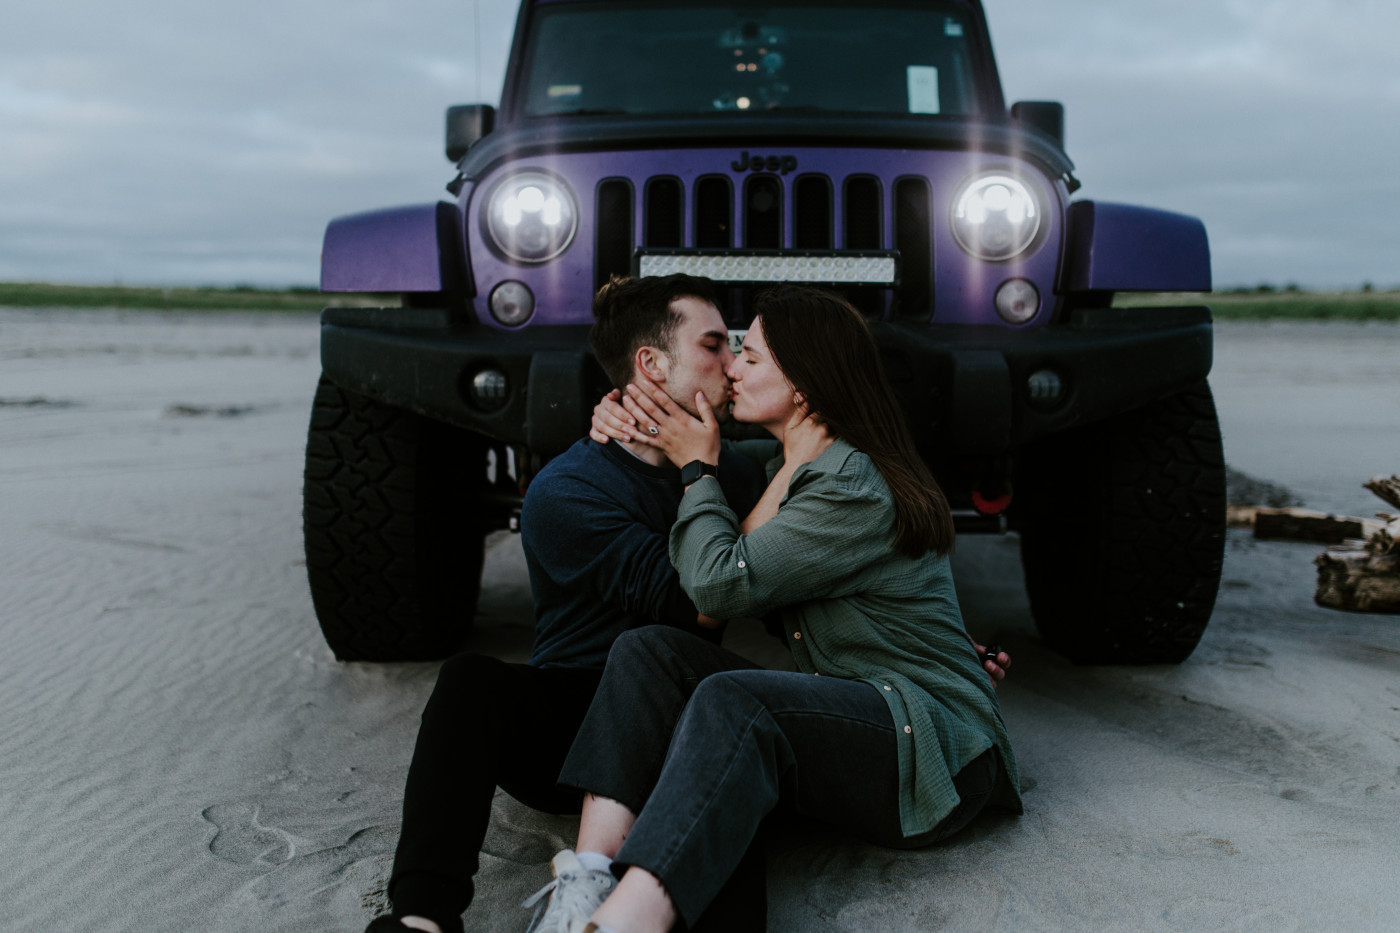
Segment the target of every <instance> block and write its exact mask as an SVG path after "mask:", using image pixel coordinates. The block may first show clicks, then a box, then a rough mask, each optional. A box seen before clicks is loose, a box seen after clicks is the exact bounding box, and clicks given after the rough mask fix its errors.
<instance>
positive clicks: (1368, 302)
mask: <svg viewBox="0 0 1400 933" xmlns="http://www.w3.org/2000/svg"><path fill="white" fill-rule="evenodd" d="M400 303H401V302H400V296H398V295H396V294H368V293H355V294H322V293H321V292H319V291H317V290H316V289H314V288H310V287H307V288H289V289H261V288H252V287H237V288H212V287H210V288H154V287H138V286H123V285H51V284H48V283H44V282H0V307H15V308H115V309H121V310H145V311H319V310H321V309H322V308H327V307H394V306H397V305H399V304H400ZM1200 304H1204V305H1209V306H1210V309H1211V311H1212V313H1213V314H1214V316H1215V317H1216V319H1218V320H1241V321H1243V320H1310V321H1329V320H1335V321H1400V290H1390V291H1354V292H1306V291H1301V290H1290V289H1285V290H1278V291H1268V290H1261V289H1251V290H1244V289H1231V290H1228V291H1220V292H1208V293H1207V292H1160V293H1141V294H1139V293H1120V294H1118V295H1116V296H1115V297H1114V301H1113V306H1114V307H1115V308H1150V307H1162V306H1171V305H1200Z"/></svg>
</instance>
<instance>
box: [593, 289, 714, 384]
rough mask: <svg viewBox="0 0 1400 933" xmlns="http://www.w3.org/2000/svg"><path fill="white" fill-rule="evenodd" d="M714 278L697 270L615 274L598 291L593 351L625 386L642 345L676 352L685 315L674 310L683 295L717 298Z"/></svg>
mask: <svg viewBox="0 0 1400 933" xmlns="http://www.w3.org/2000/svg"><path fill="white" fill-rule="evenodd" d="M716 297H717V296H716V292H715V286H714V283H713V282H711V281H710V280H709V279H702V278H697V277H696V276H693V275H682V274H680V273H677V274H675V275H662V276H648V277H647V278H632V277H630V276H621V275H615V276H613V277H612V280H611V281H609V282H608V284H606V285H604V286H603V287H602V288H600V289H598V294H597V295H595V296H593V329H592V330H590V331H589V332H588V342H589V344H591V345H592V347H593V355H594V356H596V357H597V358H598V363H599V365H601V366H602V367H603V372H605V373H607V376H608V379H610V380H612V384H613V385H615V386H617V387H618V388H619V389H621V388H623V387H624V386H626V385H627V383H629V382H631V381H632V359H633V357H634V356H635V355H636V353H637V350H638V349H639V348H640V347H656V348H657V349H658V350H660V351H661V352H663V353H666V354H669V353H670V352H671V337H672V335H673V334H674V333H675V329H676V325H677V324H678V323H680V315H679V314H677V313H676V312H674V311H672V310H671V302H673V301H675V300H676V299H678V298H696V299H699V300H700V301H707V302H709V303H710V304H716V303H717V302H716Z"/></svg>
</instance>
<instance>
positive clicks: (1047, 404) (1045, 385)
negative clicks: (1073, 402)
mask: <svg viewBox="0 0 1400 933" xmlns="http://www.w3.org/2000/svg"><path fill="white" fill-rule="evenodd" d="M1026 397H1027V398H1029V399H1030V402H1031V404H1032V405H1034V406H1035V407H1036V408H1042V409H1048V408H1054V407H1055V406H1056V405H1058V404H1060V402H1061V401H1063V400H1064V397H1065V381H1064V380H1063V379H1061V378H1060V374H1059V373H1057V372H1055V371H1054V370H1053V369H1037V370H1036V371H1035V372H1033V373H1031V374H1030V376H1029V377H1028V378H1027V379H1026Z"/></svg>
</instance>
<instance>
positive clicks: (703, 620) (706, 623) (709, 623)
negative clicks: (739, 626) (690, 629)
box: [695, 612, 724, 628]
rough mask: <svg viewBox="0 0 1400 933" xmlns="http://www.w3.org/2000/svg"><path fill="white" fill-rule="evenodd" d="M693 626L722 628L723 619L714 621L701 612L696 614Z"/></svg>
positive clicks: (714, 619)
mask: <svg viewBox="0 0 1400 933" xmlns="http://www.w3.org/2000/svg"><path fill="white" fill-rule="evenodd" d="M695 624H696V625H699V626H700V627H701V628H724V620H723V619H716V618H713V617H712V616H707V615H705V613H703V612H701V613H697V614H696V616H695Z"/></svg>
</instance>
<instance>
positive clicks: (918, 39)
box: [517, 0, 978, 117]
mask: <svg viewBox="0 0 1400 933" xmlns="http://www.w3.org/2000/svg"><path fill="white" fill-rule="evenodd" d="M974 42H975V37H974V35H973V29H972V25H971V23H970V22H969V20H968V17H967V14H966V11H965V8H963V7H962V6H960V5H957V4H953V3H947V4H941V3H937V2H933V3H930V2H927V0H924V2H920V3H918V4H917V5H913V4H909V3H900V2H891V0H885V2H883V3H882V2H879V0H876V2H874V3H864V2H862V3H850V2H846V3H842V4H839V5H837V4H822V3H813V2H810V0H809V2H806V3H770V4H765V5H763V6H755V7H746V6H719V5H701V4H693V3H692V4H687V3H684V2H682V3H676V4H665V3H656V4H643V3H638V2H613V3H587V2H580V3H548V4H542V5H541V6H539V7H537V8H536V11H535V13H534V20H533V22H532V24H531V36H530V40H529V46H528V48H527V50H526V55H525V66H524V72H523V74H522V81H521V84H520V96H519V97H518V98H517V99H518V100H519V101H520V109H521V113H522V115H524V116H535V117H538V116H556V115H566V114H600V113H603V114H606V113H625V114H696V113H716V112H734V113H740V112H745V111H747V112H759V111H772V110H780V111H798V112H803V111H831V112H837V113H875V114H890V115H893V114H904V115H908V114H920V115H927V114H951V115H967V114H973V113H976V112H977V109H978V103H977V101H978V94H977V88H976V81H975V75H976V69H975V61H974V56H975V54H976V49H975V48H974V45H973V43H974Z"/></svg>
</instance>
